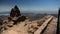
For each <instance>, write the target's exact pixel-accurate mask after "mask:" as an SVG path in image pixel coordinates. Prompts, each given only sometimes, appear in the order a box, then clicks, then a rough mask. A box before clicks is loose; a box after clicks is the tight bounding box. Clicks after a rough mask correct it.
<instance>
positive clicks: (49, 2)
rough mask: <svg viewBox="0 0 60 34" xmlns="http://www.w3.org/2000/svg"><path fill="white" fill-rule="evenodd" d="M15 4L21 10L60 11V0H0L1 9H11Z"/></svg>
mask: <svg viewBox="0 0 60 34" xmlns="http://www.w3.org/2000/svg"><path fill="white" fill-rule="evenodd" d="M15 5H17V6H18V7H19V9H20V10H21V11H58V8H59V7H60V0H0V11H10V10H11V8H13V7H14V6H15Z"/></svg>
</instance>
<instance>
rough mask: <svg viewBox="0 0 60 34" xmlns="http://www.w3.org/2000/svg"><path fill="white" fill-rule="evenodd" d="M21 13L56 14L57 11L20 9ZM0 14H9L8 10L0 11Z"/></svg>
mask: <svg viewBox="0 0 60 34" xmlns="http://www.w3.org/2000/svg"><path fill="white" fill-rule="evenodd" d="M21 13H35V14H37V13H40V14H44V13H47V14H58V11H21ZM0 14H10V11H0Z"/></svg>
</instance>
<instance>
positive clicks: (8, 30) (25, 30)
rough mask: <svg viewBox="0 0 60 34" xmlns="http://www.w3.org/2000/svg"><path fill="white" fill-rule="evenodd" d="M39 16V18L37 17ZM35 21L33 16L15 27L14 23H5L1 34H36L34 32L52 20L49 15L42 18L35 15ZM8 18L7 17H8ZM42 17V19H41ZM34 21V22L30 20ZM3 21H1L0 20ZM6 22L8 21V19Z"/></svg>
mask: <svg viewBox="0 0 60 34" xmlns="http://www.w3.org/2000/svg"><path fill="white" fill-rule="evenodd" d="M35 16H38V17H35ZM35 16H34V17H35V18H34V19H35V20H34V19H32V18H33V16H31V18H30V17H29V18H28V19H26V20H25V21H23V22H19V23H18V24H16V25H13V22H12V21H10V22H8V23H4V24H3V25H1V27H2V28H1V30H0V31H1V32H2V33H1V34H34V32H35V31H36V30H37V29H39V27H40V26H41V25H42V24H43V23H44V22H45V21H46V20H47V19H49V18H50V16H49V15H44V16H42V17H40V15H35ZM6 17H7V16H6ZM39 17H40V18H39ZM30 19H32V20H30ZM0 20H1V19H0ZM6 21H8V20H7V19H6Z"/></svg>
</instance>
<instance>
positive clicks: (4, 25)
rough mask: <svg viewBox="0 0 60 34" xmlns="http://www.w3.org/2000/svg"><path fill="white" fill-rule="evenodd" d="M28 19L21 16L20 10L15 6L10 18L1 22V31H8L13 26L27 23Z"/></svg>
mask: <svg viewBox="0 0 60 34" xmlns="http://www.w3.org/2000/svg"><path fill="white" fill-rule="evenodd" d="M26 19H27V18H26V16H24V15H21V13H20V11H19V8H18V7H17V6H15V7H14V8H13V9H12V10H11V13H10V17H8V19H6V20H3V21H2V20H0V25H1V27H0V31H1V30H2V31H3V30H7V29H9V28H10V27H12V26H13V25H16V24H17V23H19V22H22V21H25V20H26Z"/></svg>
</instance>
